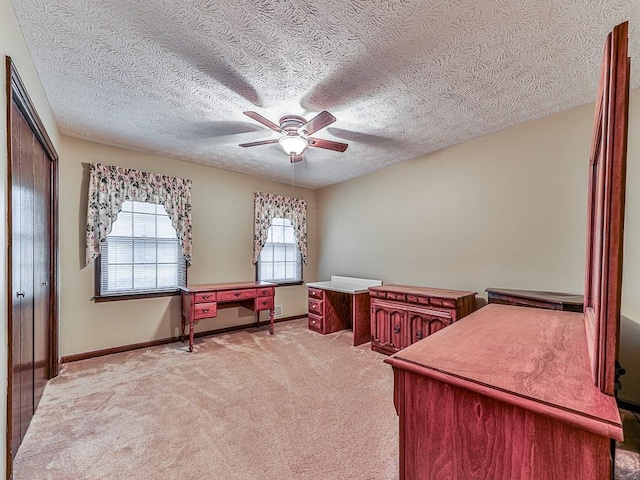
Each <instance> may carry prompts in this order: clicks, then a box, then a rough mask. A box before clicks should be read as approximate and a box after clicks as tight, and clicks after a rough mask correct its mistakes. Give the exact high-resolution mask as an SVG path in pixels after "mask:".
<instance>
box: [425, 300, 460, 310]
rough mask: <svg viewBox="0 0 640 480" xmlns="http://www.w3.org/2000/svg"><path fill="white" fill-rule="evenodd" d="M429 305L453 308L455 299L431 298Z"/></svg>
mask: <svg viewBox="0 0 640 480" xmlns="http://www.w3.org/2000/svg"><path fill="white" fill-rule="evenodd" d="M429 304H430V305H433V306H434V307H447V308H455V306H456V301H455V300H445V299H443V298H432V299H431V300H430V302H429Z"/></svg>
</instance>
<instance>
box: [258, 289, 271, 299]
mask: <svg viewBox="0 0 640 480" xmlns="http://www.w3.org/2000/svg"><path fill="white" fill-rule="evenodd" d="M273 295H274V287H260V288H257V289H256V296H257V297H273Z"/></svg>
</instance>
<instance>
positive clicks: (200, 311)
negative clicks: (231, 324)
mask: <svg viewBox="0 0 640 480" xmlns="http://www.w3.org/2000/svg"><path fill="white" fill-rule="evenodd" d="M217 311H218V304H217V303H215V302H213V303H196V305H195V314H194V318H195V319H199V318H211V317H215V316H216V313H217Z"/></svg>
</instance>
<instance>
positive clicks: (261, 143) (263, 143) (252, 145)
mask: <svg viewBox="0 0 640 480" xmlns="http://www.w3.org/2000/svg"><path fill="white" fill-rule="evenodd" d="M270 143H278V139H277V138H272V139H271V140H260V141H259V142H249V143H241V144H240V146H241V147H255V146H258V145H269V144H270Z"/></svg>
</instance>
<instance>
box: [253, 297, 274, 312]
mask: <svg viewBox="0 0 640 480" xmlns="http://www.w3.org/2000/svg"><path fill="white" fill-rule="evenodd" d="M255 310H256V312H259V311H261V310H273V297H258V298H256V300H255Z"/></svg>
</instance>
